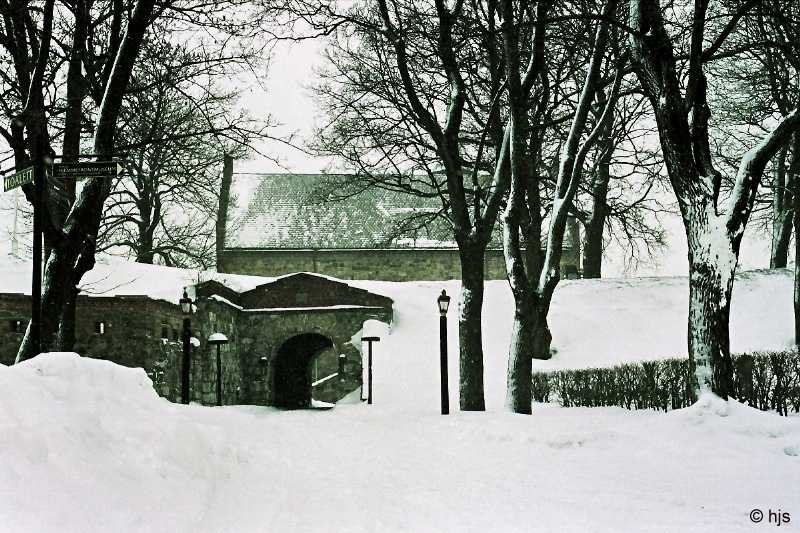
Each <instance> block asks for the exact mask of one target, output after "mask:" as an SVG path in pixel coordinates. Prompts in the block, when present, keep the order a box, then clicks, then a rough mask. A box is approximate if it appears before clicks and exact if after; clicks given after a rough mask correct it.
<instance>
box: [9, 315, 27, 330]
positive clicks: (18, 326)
mask: <svg viewBox="0 0 800 533" xmlns="http://www.w3.org/2000/svg"><path fill="white" fill-rule="evenodd" d="M24 324H25V322H24V321H22V320H20V319H18V318H14V319H11V320H9V324H8V325H9V326H10V328H11V332H12V333H24V332H25V329H24V328H25V326H24Z"/></svg>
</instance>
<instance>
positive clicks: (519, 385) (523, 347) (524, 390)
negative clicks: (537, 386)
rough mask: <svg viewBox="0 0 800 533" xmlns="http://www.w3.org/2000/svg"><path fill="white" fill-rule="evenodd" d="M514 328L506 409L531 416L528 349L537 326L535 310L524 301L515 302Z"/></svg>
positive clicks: (507, 378) (529, 303)
mask: <svg viewBox="0 0 800 533" xmlns="http://www.w3.org/2000/svg"><path fill="white" fill-rule="evenodd" d="M514 307H515V308H514V326H513V328H512V330H511V344H510V346H509V350H508V375H507V377H506V408H507V409H509V410H511V411H513V412H515V413H520V414H531V400H532V396H531V389H532V379H531V372H532V364H531V361H532V360H531V349H532V347H533V346H534V345H535V332H536V331H537V330H539V329H540V328H539V327H538V325H537V323H536V322H537V321H536V317H537V315H538V313H537V312H536V309H535V306H534V305H532V302H529V301H528V300H524V299H523V300H517V301H516V302H515V306H514Z"/></svg>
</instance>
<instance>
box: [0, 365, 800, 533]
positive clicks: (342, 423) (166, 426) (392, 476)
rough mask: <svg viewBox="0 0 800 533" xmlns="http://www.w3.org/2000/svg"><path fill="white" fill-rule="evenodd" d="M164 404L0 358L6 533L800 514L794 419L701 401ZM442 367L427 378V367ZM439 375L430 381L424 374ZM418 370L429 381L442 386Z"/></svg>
mask: <svg viewBox="0 0 800 533" xmlns="http://www.w3.org/2000/svg"><path fill="white" fill-rule="evenodd" d="M385 377H386V373H383V374H381V377H380V378H378V379H377V382H376V385H377V386H376V403H375V404H373V405H372V406H367V405H365V404H361V403H349V404H340V405H339V406H337V407H336V408H335V409H333V410H330V411H314V412H309V411H305V412H303V411H294V412H280V411H276V410H273V409H269V408H258V407H223V408H212V407H200V406H194V405H192V406H182V405H175V404H170V403H168V402H167V401H165V400H163V399H160V398H158V397H156V396H155V394H154V393H153V391H152V389H151V388H150V386H149V383H148V381H147V379H146V376H145V375H144V372H143V371H140V370H131V369H125V368H121V367H117V366H115V365H113V364H111V363H107V362H104V361H97V360H91V359H79V358H78V357H77V356H74V355H68V354H49V355H46V356H42V357H38V358H36V359H34V360H32V361H30V362H27V363H24V364H22V365H18V366H17V367H13V368H5V367H0V479H2V480H3V482H2V483H0V530H2V531H9V532H49V531H58V532H73V531H74V532H93V531H97V532H109V531H115V532H127V531H140V532H160V531H164V532H170V533H179V532H187V533H188V532H193V533H194V532H228V531H236V532H250V531H253V532H266V531H269V532H272V531H275V532H307V531H319V532H337V531H347V532H361V531H363V532H373V531H411V532H425V531H453V532H470V531H475V532H486V531H501V532H502V531H564V532H570V531H574V532H587V531H596V532H606V531H608V532H615V533H616V532H624V531H663V532H675V531H684V532H685V531H698V532H699V531H703V532H709V531H714V532H737V531H753V530H754V528H755V527H757V526H754V525H753V524H752V523H751V521H750V518H749V513H750V511H751V510H752V509H760V510H762V511H763V512H764V515H765V518H764V520H765V524H762V526H761V527H768V526H767V525H766V520H767V518H766V517H767V516H768V515H767V513H768V511H769V510H770V509H772V510H773V511H777V510H778V509H781V510H782V511H784V512H789V513H790V516H791V518H792V520H793V521H792V522H791V523H789V524H787V525H786V526H788V527H785V528H784V529H788V530H792V528H793V527H796V523H797V522H798V521H800V491H798V490H797V487H798V486H799V485H800V457H798V455H800V419H798V418H789V419H786V418H781V417H779V416H777V415H774V414H770V413H761V412H757V411H754V410H752V409H750V408H748V407H745V406H742V405H740V404H737V403H734V402H729V403H727V404H725V403H723V402H721V401H719V400H715V399H712V398H706V399H704V400H703V402H701V403H700V404H698V405H696V406H694V407H692V408H689V409H685V410H681V411H674V412H671V413H668V414H664V413H654V412H630V411H625V410H622V409H616V408H603V409H586V408H574V409H564V408H558V407H551V406H537V408H536V410H535V413H534V415H533V416H530V417H526V416H519V415H511V414H508V413H503V412H496V411H490V412H488V413H454V414H453V415H451V416H449V417H443V416H441V415H438V414H437V409H438V406H437V405H436V404H435V403H431V404H429V405H427V409H425V410H417V409H409V408H408V406H407V405H406V404H405V403H402V402H395V401H392V400H390V398H396V395H394V394H390V393H389V390H390V389H391V388H392V384H391V383H390V382H386V381H384V380H385ZM431 377H432V376H431ZM426 378H427V376H426ZM428 381H429V380H428V379H420V380H418V382H417V387H423V386H424V387H428V386H431V385H432V383H428Z"/></svg>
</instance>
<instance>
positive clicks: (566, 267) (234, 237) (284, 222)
mask: <svg viewBox="0 0 800 533" xmlns="http://www.w3.org/2000/svg"><path fill="white" fill-rule="evenodd" d="M238 179H243V180H252V179H255V180H257V183H256V186H255V189H254V192H253V193H252V194H251V195H250V198H249V202H248V203H247V205H244V206H241V207H242V208H243V211H242V212H241V214H240V216H239V217H234V218H233V219H232V220H231V221H230V222H229V225H228V230H227V238H226V242H225V247H224V251H223V252H222V256H221V258H220V264H219V265H218V269H219V271H220V272H228V273H236V274H253V275H260V276H281V275H284V274H288V273H291V272H317V273H320V274H325V275H329V276H335V277H337V278H342V279H376V280H388V281H414V280H444V279H459V278H460V277H461V267H460V262H459V254H458V248H457V246H456V243H455V241H454V240H453V232H452V229H451V227H450V223H449V221H448V220H447V218H446V217H444V216H443V215H442V202H441V200H440V198H439V197H438V196H436V195H429V196H414V195H411V194H408V193H404V192H398V191H390V190H385V189H380V188H376V187H367V188H363V190H355V191H353V192H352V194H347V193H344V192H343V191H346V190H347V182H348V176H347V175H341V174H340V175H332V174H263V175H258V176H247V175H235V176H234V182H236V180H238ZM501 238H502V228H501V227H500V224H499V223H498V226H497V228H496V231H495V237H494V239H493V240H492V242H491V243H490V245H489V247H488V249H487V251H486V259H485V264H486V266H485V272H486V278H487V279H504V278H505V277H506V271H505V261H504V259H503V250H502V240H501ZM579 248H580V241H579V239H578V238H577V225H576V224H574V223H572V224H570V230H569V231H568V235H567V236H566V238H565V247H564V254H563V258H562V271H563V272H564V275H565V277H576V276H577V274H578V265H579V257H580V249H579Z"/></svg>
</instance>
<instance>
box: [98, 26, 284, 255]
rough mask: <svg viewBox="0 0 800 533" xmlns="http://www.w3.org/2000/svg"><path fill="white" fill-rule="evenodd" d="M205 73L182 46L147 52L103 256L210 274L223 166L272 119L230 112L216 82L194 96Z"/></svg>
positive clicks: (124, 138)
mask: <svg viewBox="0 0 800 533" xmlns="http://www.w3.org/2000/svg"><path fill="white" fill-rule="evenodd" d="M207 68H208V62H207V61H206V60H205V59H202V60H198V57H197V56H196V54H192V53H190V52H189V51H187V50H186V49H185V48H184V47H183V46H181V45H173V44H170V43H165V42H161V41H155V42H150V43H146V45H145V49H144V51H143V54H142V58H141V60H140V61H139V65H138V66H137V69H136V71H135V73H134V81H133V84H132V88H131V90H130V91H129V94H128V96H127V97H126V99H125V106H124V108H123V112H122V116H121V119H120V128H119V141H118V144H119V145H120V146H121V147H122V148H121V149H123V150H125V151H126V152H127V154H128V155H127V158H126V162H125V165H124V166H125V174H124V176H123V177H122V179H120V180H119V182H118V184H117V185H116V187H115V188H114V190H113V192H112V193H111V195H110V197H109V200H108V202H107V204H106V212H105V215H104V217H103V223H102V225H101V228H100V231H101V233H100V238H99V242H100V247H99V250H101V251H106V250H108V251H110V252H113V253H122V254H123V255H126V256H130V257H133V258H134V259H135V260H136V261H137V262H140V263H153V262H163V263H164V264H167V265H175V266H184V267H188V266H192V267H201V268H208V267H210V266H212V265H214V263H215V254H214V253H213V251H212V250H213V248H214V243H215V225H214V220H215V219H216V218H217V209H218V206H219V201H218V196H219V189H220V172H219V170H220V163H221V162H222V160H223V157H224V156H225V155H226V154H230V155H232V156H236V157H243V156H244V155H245V153H246V151H247V147H248V146H249V145H250V143H251V142H252V140H253V138H256V137H259V136H261V135H262V134H263V133H264V132H265V130H266V126H265V125H264V122H267V123H268V121H269V118H268V117H267V119H266V120H265V121H258V122H256V121H255V120H252V119H250V118H249V117H248V116H247V115H246V114H244V113H242V112H236V111H235V109H234V106H235V104H236V99H237V93H236V92H235V91H231V90H224V89H222V88H220V87H218V86H217V82H218V79H216V78H218V76H216V75H212V76H210V77H209V79H208V80H207V83H205V84H203V85H202V87H201V90H197V89H196V88H197V86H198V85H200V78H201V77H202V76H207V73H206V72H205V70H206V69H207ZM214 68H218V65H214ZM187 70H189V72H186V71H187ZM198 71H199V72H198Z"/></svg>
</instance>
